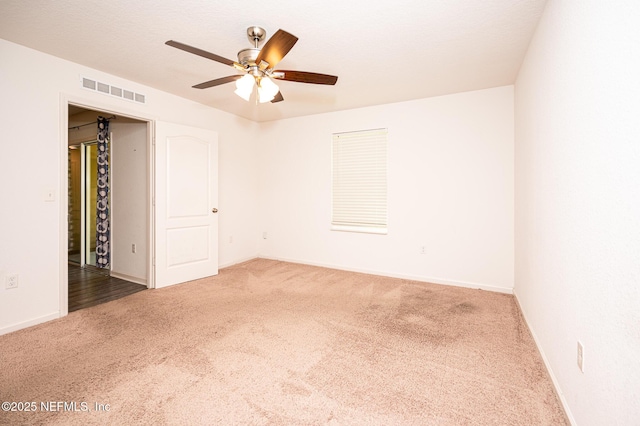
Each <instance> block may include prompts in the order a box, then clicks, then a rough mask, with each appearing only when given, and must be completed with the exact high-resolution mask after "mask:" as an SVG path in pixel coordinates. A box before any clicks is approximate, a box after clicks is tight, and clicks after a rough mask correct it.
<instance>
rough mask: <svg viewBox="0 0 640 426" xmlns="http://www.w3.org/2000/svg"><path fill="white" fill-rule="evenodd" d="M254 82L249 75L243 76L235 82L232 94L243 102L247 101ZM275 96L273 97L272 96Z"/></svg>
mask: <svg viewBox="0 0 640 426" xmlns="http://www.w3.org/2000/svg"><path fill="white" fill-rule="evenodd" d="M255 82H256V80H255V78H253V76H252V75H251V74H245V75H244V76H242V78H240V79H238V80H236V90H235V91H234V93H235V94H236V95H238V96H240V97H241V98H242V99H244V100H245V101H249V98H250V97H251V92H253V85H254V84H255ZM274 96H275V95H274Z"/></svg>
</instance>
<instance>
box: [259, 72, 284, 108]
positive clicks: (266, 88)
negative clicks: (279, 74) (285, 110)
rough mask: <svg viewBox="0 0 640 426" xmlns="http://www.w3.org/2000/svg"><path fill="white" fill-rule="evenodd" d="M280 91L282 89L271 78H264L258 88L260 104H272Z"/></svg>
mask: <svg viewBox="0 0 640 426" xmlns="http://www.w3.org/2000/svg"><path fill="white" fill-rule="evenodd" d="M279 91H280V88H279V87H278V86H277V85H276V84H275V83H274V82H273V81H271V79H270V78H269V77H262V79H261V80H260V85H259V86H258V95H259V96H260V103H265V102H271V101H272V100H273V98H275V97H276V95H277V94H278V92H279Z"/></svg>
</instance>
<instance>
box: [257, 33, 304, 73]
mask: <svg viewBox="0 0 640 426" xmlns="http://www.w3.org/2000/svg"><path fill="white" fill-rule="evenodd" d="M297 41H298V37H296V36H294V35H293V34H289V33H288V32H286V31H284V30H278V31H276V33H275V34H274V35H272V36H271V38H270V39H269V40H268V41H267V42H266V43H265V44H264V46H262V49H261V50H260V53H259V54H258V57H257V58H256V64H258V65H260V62H262V61H265V62H267V63H268V64H269V68H273V67H275V66H276V64H277V63H278V62H280V61H281V60H282V58H284V56H285V55H286V54H287V53H289V51H290V50H291V48H292V47H293V45H294V44H296V42H297Z"/></svg>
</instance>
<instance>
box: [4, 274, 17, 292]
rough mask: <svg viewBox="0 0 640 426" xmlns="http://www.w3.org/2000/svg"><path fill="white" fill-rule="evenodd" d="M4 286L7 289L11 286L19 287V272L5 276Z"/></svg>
mask: <svg viewBox="0 0 640 426" xmlns="http://www.w3.org/2000/svg"><path fill="white" fill-rule="evenodd" d="M4 288H6V289H7V290H8V289H11V288H18V274H9V275H7V277H6V278H5V285H4Z"/></svg>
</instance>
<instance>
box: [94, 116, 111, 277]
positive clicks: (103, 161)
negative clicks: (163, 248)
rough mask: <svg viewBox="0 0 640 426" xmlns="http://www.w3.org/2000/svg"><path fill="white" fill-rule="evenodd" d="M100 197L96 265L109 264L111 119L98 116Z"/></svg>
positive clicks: (97, 220) (101, 266)
mask: <svg viewBox="0 0 640 426" xmlns="http://www.w3.org/2000/svg"><path fill="white" fill-rule="evenodd" d="M97 169H98V199H97V208H96V266H97V267H98V268H107V267H108V266H109V257H110V256H109V231H110V226H109V120H107V119H106V118H104V117H98V167H97Z"/></svg>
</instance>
